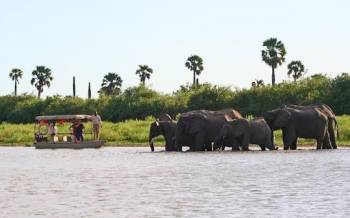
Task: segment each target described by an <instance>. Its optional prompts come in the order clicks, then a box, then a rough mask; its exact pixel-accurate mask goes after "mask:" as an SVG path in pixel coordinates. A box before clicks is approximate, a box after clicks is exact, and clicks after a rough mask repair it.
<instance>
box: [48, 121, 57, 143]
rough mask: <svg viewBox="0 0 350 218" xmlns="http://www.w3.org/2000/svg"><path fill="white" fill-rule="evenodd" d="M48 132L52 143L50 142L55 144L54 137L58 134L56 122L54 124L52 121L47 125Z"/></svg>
mask: <svg viewBox="0 0 350 218" xmlns="http://www.w3.org/2000/svg"><path fill="white" fill-rule="evenodd" d="M48 132H49V135H50V138H51V141H52V142H55V136H56V135H57V133H58V129H57V126H56V122H55V121H53V122H52V123H50V124H49V127H48Z"/></svg>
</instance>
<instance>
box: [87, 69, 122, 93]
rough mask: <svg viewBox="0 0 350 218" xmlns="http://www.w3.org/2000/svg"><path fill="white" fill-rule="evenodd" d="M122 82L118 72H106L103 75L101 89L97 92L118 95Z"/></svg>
mask: <svg viewBox="0 0 350 218" xmlns="http://www.w3.org/2000/svg"><path fill="white" fill-rule="evenodd" d="M122 83H123V80H122V78H121V77H120V76H119V75H118V74H116V73H108V74H107V75H105V76H104V77H103V80H102V84H101V89H100V91H98V93H100V94H104V95H118V94H120V92H121V87H122ZM89 87H90V86H89Z"/></svg>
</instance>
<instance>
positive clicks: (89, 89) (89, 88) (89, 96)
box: [88, 82, 91, 99]
mask: <svg viewBox="0 0 350 218" xmlns="http://www.w3.org/2000/svg"><path fill="white" fill-rule="evenodd" d="M88 99H91V85H90V82H89V87H88Z"/></svg>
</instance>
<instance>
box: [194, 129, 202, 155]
mask: <svg viewBox="0 0 350 218" xmlns="http://www.w3.org/2000/svg"><path fill="white" fill-rule="evenodd" d="M193 150H194V151H204V150H205V145H204V134H203V133H198V134H196V137H195V145H194V147H193Z"/></svg>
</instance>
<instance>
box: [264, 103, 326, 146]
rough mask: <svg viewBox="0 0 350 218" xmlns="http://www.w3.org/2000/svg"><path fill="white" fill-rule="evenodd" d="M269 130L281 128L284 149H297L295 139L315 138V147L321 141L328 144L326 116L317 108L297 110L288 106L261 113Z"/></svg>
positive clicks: (320, 143)
mask: <svg viewBox="0 0 350 218" xmlns="http://www.w3.org/2000/svg"><path fill="white" fill-rule="evenodd" d="M263 117H264V119H265V120H266V122H267V124H268V125H269V126H270V128H271V130H272V131H273V130H277V129H282V134H283V144H284V150H288V149H291V150H295V149H297V139H298V137H301V138H309V139H316V141H317V149H321V148H322V147H323V146H322V145H323V143H325V144H326V145H325V146H330V140H329V134H328V118H327V116H326V115H325V114H324V113H323V112H322V111H321V110H319V109H318V108H312V109H309V110H298V109H293V108H289V107H282V108H277V109H274V110H271V111H268V112H265V113H263Z"/></svg>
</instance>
